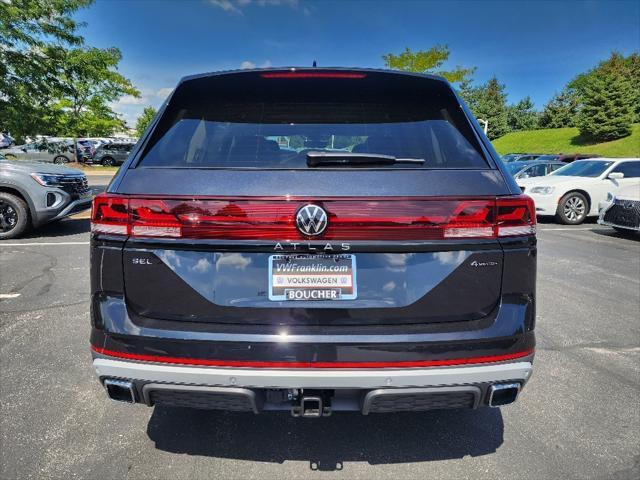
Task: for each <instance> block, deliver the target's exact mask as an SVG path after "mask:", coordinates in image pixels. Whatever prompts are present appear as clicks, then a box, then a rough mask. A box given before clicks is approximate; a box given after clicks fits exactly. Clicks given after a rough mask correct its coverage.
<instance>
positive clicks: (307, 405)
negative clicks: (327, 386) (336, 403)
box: [291, 393, 331, 418]
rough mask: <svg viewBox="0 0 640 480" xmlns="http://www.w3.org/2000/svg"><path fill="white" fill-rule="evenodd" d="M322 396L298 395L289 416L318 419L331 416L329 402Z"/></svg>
mask: <svg viewBox="0 0 640 480" xmlns="http://www.w3.org/2000/svg"><path fill="white" fill-rule="evenodd" d="M323 397H324V396H323V395H322V394H319V395H315V394H314V395H307V394H304V393H303V394H302V395H300V396H299V397H298V398H297V399H296V400H294V401H295V403H294V405H293V406H292V407H291V415H292V416H294V417H305V418H318V417H328V416H329V415H331V402H330V400H329V398H328V397H327V398H324V399H323Z"/></svg>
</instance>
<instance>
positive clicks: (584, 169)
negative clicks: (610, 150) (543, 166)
mask: <svg viewBox="0 0 640 480" xmlns="http://www.w3.org/2000/svg"><path fill="white" fill-rule="evenodd" d="M612 163H613V162H603V161H600V160H593V161H590V160H580V161H577V162H573V163H570V164H569V165H567V166H565V167H562V168H560V169H558V170H556V171H555V172H553V174H554V175H562V176H571V177H599V176H600V175H602V173H603V172H604V171H605V170H606V169H607V168H609V167H610V166H611V164H612Z"/></svg>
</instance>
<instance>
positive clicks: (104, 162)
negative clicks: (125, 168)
mask: <svg viewBox="0 0 640 480" xmlns="http://www.w3.org/2000/svg"><path fill="white" fill-rule="evenodd" d="M101 163H102V166H103V167H113V163H114V162H113V158H111V157H104V158H103V159H102V162H101Z"/></svg>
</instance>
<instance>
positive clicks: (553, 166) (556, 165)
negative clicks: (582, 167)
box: [549, 163, 566, 172]
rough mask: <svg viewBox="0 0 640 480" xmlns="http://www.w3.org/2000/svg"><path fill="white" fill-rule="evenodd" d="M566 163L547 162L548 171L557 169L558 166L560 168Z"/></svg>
mask: <svg viewBox="0 0 640 480" xmlns="http://www.w3.org/2000/svg"><path fill="white" fill-rule="evenodd" d="M565 165H566V163H551V164H549V171H550V172H555V171H556V170H558V169H559V168H562V167H564V166H565Z"/></svg>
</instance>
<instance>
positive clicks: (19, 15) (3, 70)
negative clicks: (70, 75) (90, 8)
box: [0, 0, 92, 138]
mask: <svg viewBox="0 0 640 480" xmlns="http://www.w3.org/2000/svg"><path fill="white" fill-rule="evenodd" d="M91 1H92V0H55V1H39V0H11V2H0V129H1V130H5V131H10V132H11V133H12V134H13V135H14V136H15V137H16V138H21V137H23V136H24V135H27V134H34V133H43V132H44V131H46V130H47V129H48V128H49V127H51V125H50V124H49V123H47V122H48V121H50V120H51V119H52V118H53V117H54V115H52V113H51V112H50V109H51V107H52V103H53V97H54V95H55V92H56V91H57V90H58V89H59V88H60V87H61V84H62V81H61V79H60V78H59V76H58V71H59V67H60V63H61V61H62V59H63V58H64V49H65V48H67V47H70V46H78V45H81V44H82V43H83V38H82V36H80V35H79V34H78V32H77V30H78V27H79V24H78V23H77V22H76V21H75V20H73V18H72V17H73V14H74V13H75V12H76V11H77V10H78V9H80V8H83V7H86V6H87V5H89V4H90V3H91Z"/></svg>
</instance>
